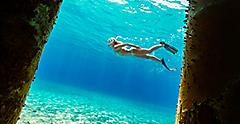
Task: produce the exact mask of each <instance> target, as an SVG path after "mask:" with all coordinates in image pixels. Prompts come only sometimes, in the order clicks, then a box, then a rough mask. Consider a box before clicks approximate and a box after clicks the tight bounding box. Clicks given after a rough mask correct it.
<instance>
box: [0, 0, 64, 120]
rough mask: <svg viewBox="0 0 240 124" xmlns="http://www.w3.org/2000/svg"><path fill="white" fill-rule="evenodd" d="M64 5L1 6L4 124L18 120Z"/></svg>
mask: <svg viewBox="0 0 240 124" xmlns="http://www.w3.org/2000/svg"><path fill="white" fill-rule="evenodd" d="M61 2H62V0H50V1H46V0H37V1H36V0H35V1H32V0H25V1H24V2H22V1H19V0H13V1H11V2H10V1H5V2H4V3H2V4H1V11H0V13H1V14H0V15H1V36H0V37H1V42H0V78H1V79H0V84H1V86H0V97H1V98H0V123H1V124H14V123H16V122H17V120H18V116H19V114H20V112H21V110H22V106H23V104H24V102H25V99H26V95H27V93H28V91H29V87H30V85H31V82H32V80H33V79H34V74H35V71H36V69H37V66H38V62H39V59H40V57H41V53H42V50H43V48H44V44H45V43H46V41H47V38H48V35H49V33H50V31H51V30H52V27H53V25H54V22H55V20H56V15H57V12H58V9H59V6H60V4H61Z"/></svg>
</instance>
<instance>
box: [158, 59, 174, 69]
mask: <svg viewBox="0 0 240 124" xmlns="http://www.w3.org/2000/svg"><path fill="white" fill-rule="evenodd" d="M161 62H162V64H163V66H164V67H165V68H166V69H167V70H169V71H176V68H168V66H167V65H166V63H165V61H164V59H161Z"/></svg>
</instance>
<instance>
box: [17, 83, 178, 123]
mask: <svg viewBox="0 0 240 124" xmlns="http://www.w3.org/2000/svg"><path fill="white" fill-rule="evenodd" d="M17 124H174V112H172V111H170V110H169V109H168V108H164V107H159V106H158V107H157V106H153V105H149V104H143V103H139V102H133V101H129V100H126V99H122V98H117V97H114V96H107V95H103V94H99V93H94V92H89V91H84V90H79V89H74V88H70V87H66V86H63V85H59V84H56V83H52V82H46V81H35V82H33V86H32V87H31V90H30V93H29V95H28V97H27V100H26V105H25V107H24V108H23V111H22V113H21V115H20V120H19V121H18V122H17Z"/></svg>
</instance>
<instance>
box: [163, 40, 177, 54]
mask: <svg viewBox="0 0 240 124" xmlns="http://www.w3.org/2000/svg"><path fill="white" fill-rule="evenodd" d="M160 44H162V45H163V46H164V48H165V49H166V50H168V51H170V52H171V53H173V54H176V53H177V52H178V50H177V48H175V47H173V46H170V45H169V44H166V43H165V42H160Z"/></svg>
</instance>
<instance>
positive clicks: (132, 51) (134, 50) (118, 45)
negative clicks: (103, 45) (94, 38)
mask: <svg viewBox="0 0 240 124" xmlns="http://www.w3.org/2000/svg"><path fill="white" fill-rule="evenodd" d="M117 38H118V37H116V38H113V37H111V38H109V39H108V41H109V43H108V46H110V47H111V48H112V49H113V50H114V51H115V52H117V53H119V54H120V55H123V56H127V55H132V56H136V57H140V58H146V59H151V60H155V61H158V62H160V63H161V64H162V65H163V66H164V67H165V68H167V69H168V70H169V71H175V70H176V68H168V66H167V65H166V63H165V61H164V59H163V58H162V59H159V58H157V57H156V56H154V55H150V53H151V52H153V51H154V50H156V49H158V48H161V47H164V48H165V49H166V50H168V51H170V52H171V53H173V54H176V53H177V51H178V50H177V49H176V48H174V47H172V46H170V45H168V44H166V43H165V42H160V44H158V45H154V46H152V47H151V48H148V49H147V48H141V47H140V46H137V45H134V44H130V43H123V42H121V41H118V40H117ZM127 47H131V48H129V49H128V48H127Z"/></svg>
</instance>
